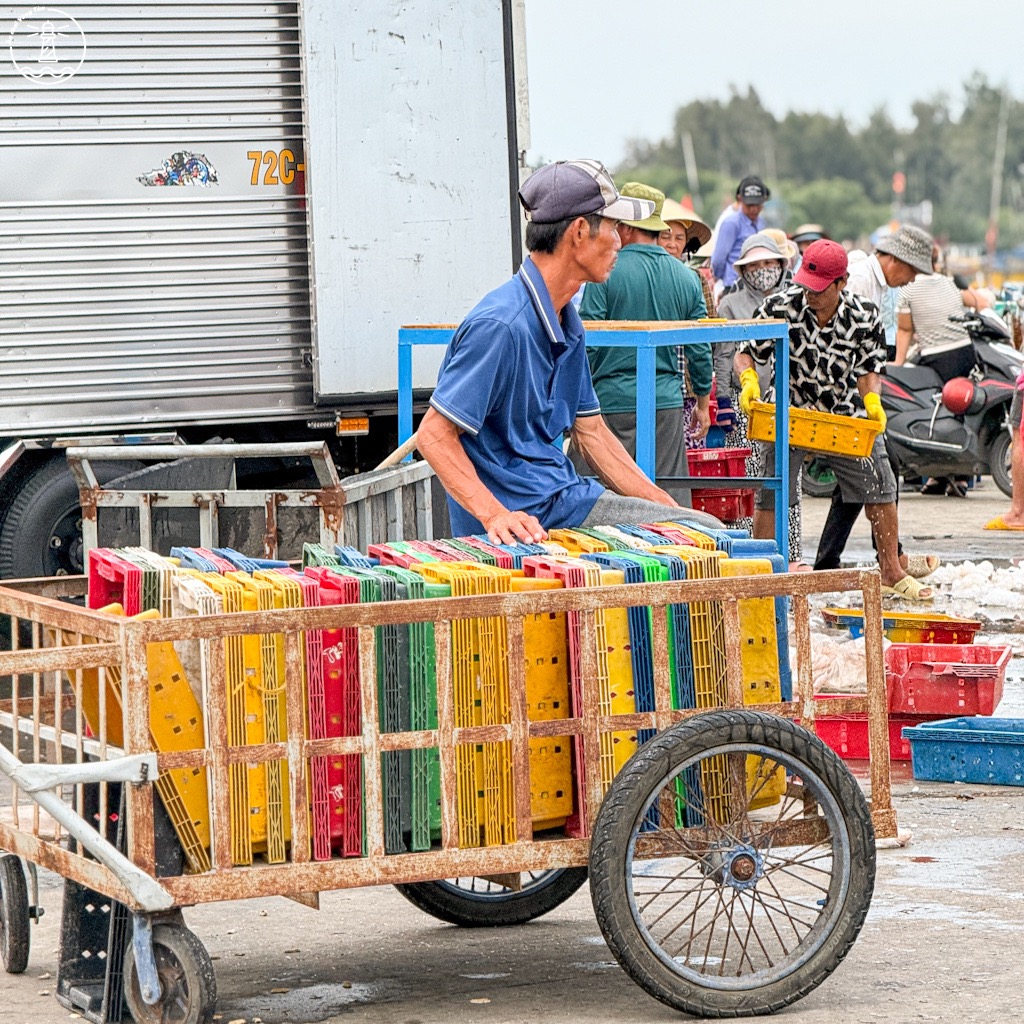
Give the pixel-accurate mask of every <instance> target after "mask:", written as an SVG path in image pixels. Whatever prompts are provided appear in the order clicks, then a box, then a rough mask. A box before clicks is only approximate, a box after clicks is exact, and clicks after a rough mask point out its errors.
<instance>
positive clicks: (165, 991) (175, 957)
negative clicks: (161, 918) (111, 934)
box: [124, 924, 217, 1024]
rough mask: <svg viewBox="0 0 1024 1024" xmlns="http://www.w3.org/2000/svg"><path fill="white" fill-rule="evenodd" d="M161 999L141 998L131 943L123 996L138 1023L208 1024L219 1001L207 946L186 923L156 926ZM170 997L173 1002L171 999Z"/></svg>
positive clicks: (155, 946)
mask: <svg viewBox="0 0 1024 1024" xmlns="http://www.w3.org/2000/svg"><path fill="white" fill-rule="evenodd" d="M153 953H154V955H155V956H156V969H157V974H158V975H159V976H160V1002H158V1003H157V1004H156V1005H154V1006H148V1005H147V1004H146V1003H145V1002H143V1000H142V993H141V991H140V990H139V979H138V975H137V974H136V973H135V952H134V948H133V946H132V944H131V942H129V944H128V952H127V954H126V955H125V959H124V998H125V1002H127V1004H128V1010H129V1012H130V1013H131V1015H132V1020H134V1021H135V1022H136V1024H209V1022H210V1021H211V1020H212V1018H213V1011H214V1009H215V1008H216V1004H217V979H216V977H215V975H214V973H213V963H212V962H211V960H210V954H209V953H207V952H206V947H205V946H204V945H203V944H202V942H200V941H199V939H198V938H197V937H196V936H195V935H194V934H193V933H192V932H190V931H189V930H188V929H187V928H186V927H185V926H184V925H179V924H158V925H154V926H153ZM168 1000H170V1001H168Z"/></svg>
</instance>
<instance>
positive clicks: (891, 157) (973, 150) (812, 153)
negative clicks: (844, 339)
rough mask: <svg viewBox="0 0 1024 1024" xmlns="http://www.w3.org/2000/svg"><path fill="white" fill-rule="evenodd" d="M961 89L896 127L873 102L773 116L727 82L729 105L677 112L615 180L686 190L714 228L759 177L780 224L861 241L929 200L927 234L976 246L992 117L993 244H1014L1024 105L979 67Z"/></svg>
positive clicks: (1019, 226)
mask: <svg viewBox="0 0 1024 1024" xmlns="http://www.w3.org/2000/svg"><path fill="white" fill-rule="evenodd" d="M962 93H963V95H962V97H961V99H960V100H959V102H956V103H954V102H953V101H952V100H951V98H950V97H949V96H948V95H947V94H945V93H942V94H938V95H935V96H933V97H931V98H930V99H922V100H918V101H917V102H915V103H914V104H913V106H912V107H911V113H912V117H913V126H912V127H910V128H907V129H901V128H897V127H896V126H895V125H894V124H893V122H892V120H891V118H890V117H889V115H888V113H887V112H886V110H885V109H884V108H881V109H877V110H875V111H874V112H873V113H872V114H871V116H870V117H869V119H868V121H867V123H866V124H864V125H863V126H862V127H860V128H857V129H854V128H852V127H851V125H850V124H849V122H848V121H847V119H846V118H845V117H844V116H842V115H838V116H830V115H828V114H822V113H814V112H811V113H804V112H799V111H789V112H787V113H786V114H785V116H783V117H782V118H777V117H775V115H774V114H772V113H771V112H770V111H769V110H767V109H766V108H765V106H764V104H763V103H762V102H761V99H760V97H759V96H758V94H757V92H756V90H755V89H753V88H748V89H747V91H746V93H741V92H740V91H738V90H736V89H735V88H734V89H733V90H732V92H731V95H730V96H729V98H728V99H727V100H724V101H723V100H719V99H700V100H694V101H693V102H691V103H688V104H687V105H686V106H683V107H680V108H679V109H678V110H677V111H676V114H675V118H674V124H673V128H672V133H671V134H670V135H669V136H668V137H667V138H665V139H663V140H661V141H660V142H649V141H644V140H634V141H632V142H631V143H630V144H629V146H628V149H627V156H626V159H625V161H624V163H623V165H622V166H621V167H619V168H618V169H617V173H616V178H617V179H618V180H619V181H620V182H624V181H628V180H634V179H636V180H641V181H645V182H648V183H649V184H652V185H655V186H656V187H658V188H661V189H663V190H664V191H665V193H666V194H667V195H670V196H673V197H677V198H678V197H680V196H683V195H687V194H688V195H690V196H691V197H692V199H693V201H694V208H695V209H696V210H697V212H698V213H700V214H701V215H702V216H703V217H704V218H705V219H706V220H710V221H711V222H712V223H713V222H714V220H715V218H716V217H717V216H718V213H719V211H720V210H721V208H722V202H723V198H724V197H725V196H726V195H729V196H731V195H732V194H733V192H734V191H735V189H736V183H737V182H738V181H739V180H740V178H742V177H743V176H744V175H746V174H759V175H761V176H762V177H763V178H764V179H765V181H766V182H767V183H768V185H769V187H770V188H771V189H772V198H773V200H778V202H777V204H776V206H775V207H774V211H770V212H773V213H774V216H775V219H776V220H777V221H781V224H780V225H779V226H782V227H785V228H788V229H790V230H792V229H793V228H794V227H796V225H798V224H801V223H805V222H816V223H819V224H822V225H823V226H824V227H825V229H826V230H827V231H828V232H829V233H830V234H831V235H832V237H834V238H837V239H858V238H861V239H862V238H863V237H864V236H866V235H869V234H870V233H871V232H872V231H874V230H875V229H876V228H878V227H879V226H880V225H882V224H885V223H886V222H888V221H889V220H890V218H891V217H892V216H893V212H894V209H896V207H897V206H902V207H903V208H904V216H905V218H906V219H918V220H919V215H920V214H921V213H922V212H924V211H925V210H927V204H929V203H930V204H931V214H932V219H931V223H930V224H928V225H926V226H928V227H929V229H930V230H931V231H932V233H933V234H934V235H935V236H936V237H938V238H940V239H943V240H945V241H948V242H952V243H959V244H968V245H969V244H975V245H980V244H984V241H985V237H986V231H987V229H988V225H989V214H990V202H991V195H992V180H993V165H994V158H995V155H996V153H997V136H998V135H999V125H1000V119H1001V117H1002V121H1003V122H1004V123H1005V126H1006V131H1005V154H1004V157H1003V161H1002V165H1003V179H1002V187H1001V189H1000V199H999V218H998V245H999V248H1000V249H1006V248H1011V247H1013V246H1017V245H1021V244H1024V174H1022V172H1024V103H1022V102H1020V101H1018V100H1017V99H1015V98H1014V97H1013V96H1011V95H1008V94H1007V95H1005V96H1004V91H1003V90H1002V89H1001V88H999V87H997V86H994V85H991V84H990V83H989V82H988V80H987V79H986V77H985V76H984V75H983V74H980V73H975V74H974V75H973V76H972V77H971V78H970V79H968V81H966V82H965V83H964V84H963V86H962ZM688 156H689V157H690V161H691V171H692V169H693V166H694V165H695V166H696V172H697V175H696V183H695V184H696V188H694V187H693V184H694V183H692V182H691V177H690V175H689V174H688V173H687V158H688ZM901 186H902V189H901V191H899V190H900V187H901ZM922 204H925V205H922Z"/></svg>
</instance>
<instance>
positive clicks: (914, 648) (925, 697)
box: [885, 644, 1013, 718]
mask: <svg viewBox="0 0 1024 1024" xmlns="http://www.w3.org/2000/svg"><path fill="white" fill-rule="evenodd" d="M1012 654H1013V651H1012V648H1010V647H994V646H989V645H987V644H892V645H891V646H890V647H889V648H888V649H887V650H886V652H885V678H886V684H887V686H888V690H889V710H890V711H891V712H898V713H900V714H912V715H939V716H941V717H943V718H955V717H964V716H966V715H991V714H992V713H993V712H994V711H995V709H996V706H997V705H998V704H999V701H1000V700H1001V699H1002V696H1003V684H1004V683H1005V682H1006V667H1007V665H1008V664H1009V663H1010V657H1011V655H1012Z"/></svg>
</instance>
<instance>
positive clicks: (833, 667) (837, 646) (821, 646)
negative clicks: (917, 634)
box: [791, 633, 889, 693]
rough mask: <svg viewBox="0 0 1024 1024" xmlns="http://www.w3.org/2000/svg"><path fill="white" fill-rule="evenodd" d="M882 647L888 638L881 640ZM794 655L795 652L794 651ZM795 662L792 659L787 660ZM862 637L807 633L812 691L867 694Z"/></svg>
mask: <svg viewBox="0 0 1024 1024" xmlns="http://www.w3.org/2000/svg"><path fill="white" fill-rule="evenodd" d="M882 645H883V647H888V646H889V641H888V640H884V639H883V641H882ZM794 658H795V652H794ZM791 663H792V664H795V660H793V661H791ZM867 666H868V662H867V654H866V653H865V649H864V637H862V636H860V637H857V638H856V639H855V640H853V639H851V638H850V637H849V636H848V635H847V636H845V637H837V636H835V635H834V634H833V635H832V636H827V635H824V634H822V633H812V634H811V677H812V679H813V685H814V692H815V693H867V692H868V683H867Z"/></svg>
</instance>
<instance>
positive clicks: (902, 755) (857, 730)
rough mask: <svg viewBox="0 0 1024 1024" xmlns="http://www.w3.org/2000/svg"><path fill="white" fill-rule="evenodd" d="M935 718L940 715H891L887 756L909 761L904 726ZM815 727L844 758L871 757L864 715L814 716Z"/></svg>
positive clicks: (820, 736)
mask: <svg viewBox="0 0 1024 1024" xmlns="http://www.w3.org/2000/svg"><path fill="white" fill-rule="evenodd" d="M837 696H838V695H837ZM815 699H817V698H815ZM936 717H941V716H931V717H929V716H926V715H890V716H889V759H890V760H891V761H909V760H910V740H905V739H904V738H903V727H904V726H905V725H921V724H922V722H932V721H934V720H935V718H936ZM814 727H815V729H816V730H817V732H818V738H819V739H820V740H821V741H822V742H823V743H826V744H828V746H830V747H831V748H832V749H833V750H834V751H835V752H836V753H837V754H838V755H839V756H840V757H841V758H843V759H844V760H847V761H866V760H868V758H869V757H870V756H871V755H870V751H869V750H868V716H867V715H829V716H828V717H825V716H824V715H822V717H821V718H815V720H814Z"/></svg>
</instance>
